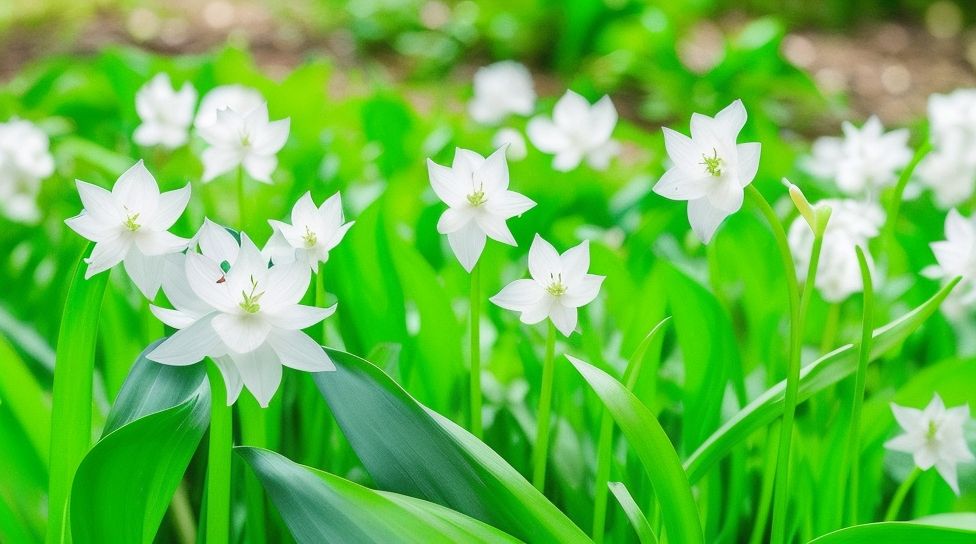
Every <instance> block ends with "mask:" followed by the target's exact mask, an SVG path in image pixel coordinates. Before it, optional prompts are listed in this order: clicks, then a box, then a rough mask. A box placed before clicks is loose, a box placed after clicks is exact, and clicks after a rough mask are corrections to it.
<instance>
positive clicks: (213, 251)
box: [196, 219, 241, 264]
mask: <svg viewBox="0 0 976 544" xmlns="http://www.w3.org/2000/svg"><path fill="white" fill-rule="evenodd" d="M196 241H197V244H199V245H200V251H201V252H202V253H203V254H204V255H206V256H207V257H209V258H211V259H213V260H214V261H215V262H216V263H217V264H221V263H223V262H226V263H227V264H233V263H234V261H236V260H237V254H238V253H240V250H241V245H240V244H239V243H237V240H235V239H234V235H233V234H231V233H230V232H229V231H228V230H227V229H226V228H224V227H222V226H220V225H218V224H217V223H214V222H213V221H211V220H209V219H204V220H203V226H202V227H200V230H199V231H198V232H197V235H196Z"/></svg>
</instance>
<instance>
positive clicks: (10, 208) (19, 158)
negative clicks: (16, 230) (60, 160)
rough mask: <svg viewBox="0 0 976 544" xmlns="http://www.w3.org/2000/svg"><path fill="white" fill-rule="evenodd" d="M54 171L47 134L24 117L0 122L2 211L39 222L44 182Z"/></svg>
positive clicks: (31, 221) (13, 218)
mask: <svg viewBox="0 0 976 544" xmlns="http://www.w3.org/2000/svg"><path fill="white" fill-rule="evenodd" d="M53 173H54V158H53V157H52V156H51V152H50V150H49V141H48V137H47V134H45V133H44V132H43V131H42V130H41V129H39V128H37V126H35V125H34V124H33V123H31V122H30V121H25V120H22V119H11V120H9V121H7V122H6V123H0V213H2V214H3V215H5V216H7V217H8V218H10V219H12V220H14V221H20V222H24V223H35V222H37V220H38V219H40V217H41V212H40V209H38V207H37V195H38V194H39V193H40V190H41V181H42V180H44V179H45V178H47V177H50V175H51V174H53Z"/></svg>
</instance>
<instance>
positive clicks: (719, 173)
mask: <svg viewBox="0 0 976 544" xmlns="http://www.w3.org/2000/svg"><path fill="white" fill-rule="evenodd" d="M745 123H746V109H745V107H744V106H743V105H742V101H741V100H736V101H735V102H733V103H732V104H730V105H729V106H727V107H726V108H725V109H723V110H722V111H720V112H718V114H716V115H715V117H709V116H707V115H702V114H699V113H695V114H693V115H692V116H691V138H689V137H687V136H685V135H684V134H681V133H679V132H676V131H674V130H671V129H669V128H664V129H663V130H664V146H665V147H666V148H667V151H668V156H669V157H670V158H671V162H673V163H674V166H672V167H671V168H670V169H668V171H667V172H665V173H664V176H662V177H661V180H660V181H658V182H657V185H655V186H654V192H655V193H657V194H659V195H661V196H663V197H665V198H670V199H671V200H687V201H688V222H689V223H691V228H692V230H693V231H695V234H696V235H697V236H698V239H699V240H701V241H702V242H703V243H706V244H707V243H708V242H709V241H711V239H712V236H713V235H714V234H715V231H716V229H718V226H719V225H720V224H721V223H722V221H724V220H725V218H726V217H728V216H730V215H732V214H733V213H735V212H737V211H739V208H741V207H742V200H743V198H744V194H745V192H744V188H745V187H746V186H747V185H749V184H750V183H752V180H753V179H754V178H755V177H756V172H757V171H758V169H759V152H760V145H759V144H758V143H745V144H736V139H737V138H738V137H739V132H740V131H741V130H742V127H743V126H744V125H745Z"/></svg>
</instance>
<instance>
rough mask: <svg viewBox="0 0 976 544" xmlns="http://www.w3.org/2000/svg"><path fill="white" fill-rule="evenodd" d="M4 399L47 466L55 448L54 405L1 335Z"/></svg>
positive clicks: (0, 383)
mask: <svg viewBox="0 0 976 544" xmlns="http://www.w3.org/2000/svg"><path fill="white" fill-rule="evenodd" d="M0 374H2V375H3V379H2V380H0V399H2V400H3V402H4V403H5V404H6V405H7V408H8V409H10V411H11V412H12V413H13V414H14V417H15V418H16V419H17V421H18V422H19V424H20V426H21V428H22V429H23V430H24V433H26V434H27V438H28V439H29V440H30V443H31V446H33V447H34V450H35V451H36V452H37V455H38V457H39V458H40V459H41V460H42V461H43V462H44V463H45V464H46V463H47V462H48V458H49V455H48V454H49V452H50V447H51V406H50V404H48V402H47V398H46V397H47V394H46V393H45V392H44V390H43V389H42V388H41V386H40V385H39V384H38V383H37V380H35V379H34V375H33V374H31V371H30V369H29V368H27V365H26V364H25V363H24V361H23V359H21V358H20V356H19V355H18V354H17V352H16V351H14V348H13V346H11V345H10V343H8V342H7V340H6V339H5V338H4V337H3V335H0Z"/></svg>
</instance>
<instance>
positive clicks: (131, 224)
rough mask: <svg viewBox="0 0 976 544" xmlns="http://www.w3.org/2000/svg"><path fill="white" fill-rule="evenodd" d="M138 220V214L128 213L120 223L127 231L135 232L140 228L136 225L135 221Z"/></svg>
mask: <svg viewBox="0 0 976 544" xmlns="http://www.w3.org/2000/svg"><path fill="white" fill-rule="evenodd" d="M138 220H139V214H138V213H130V214H128V215H127V216H126V218H125V221H124V222H123V223H122V225H123V226H124V227H125V228H127V229H128V230H130V231H132V232H135V231H137V230H139V227H140V226H142V225H140V224H139V223H136V221H138Z"/></svg>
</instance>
